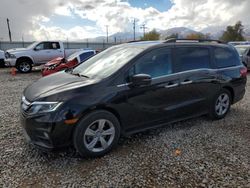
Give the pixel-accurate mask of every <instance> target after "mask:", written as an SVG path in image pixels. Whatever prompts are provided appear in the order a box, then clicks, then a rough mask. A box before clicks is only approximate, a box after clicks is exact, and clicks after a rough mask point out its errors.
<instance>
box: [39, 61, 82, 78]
mask: <svg viewBox="0 0 250 188" xmlns="http://www.w3.org/2000/svg"><path fill="white" fill-rule="evenodd" d="M77 64H78V61H77V58H74V59H72V60H70V61H67V60H65V59H64V58H61V57H58V58H56V59H53V60H51V61H49V62H48V63H46V64H45V65H44V68H43V70H42V76H48V75H50V74H53V73H56V72H59V71H62V70H65V69H68V68H71V67H74V66H75V65H77Z"/></svg>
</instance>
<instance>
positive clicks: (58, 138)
mask: <svg viewBox="0 0 250 188" xmlns="http://www.w3.org/2000/svg"><path fill="white" fill-rule="evenodd" d="M52 118H53V115H51V114H49V113H47V114H44V115H40V116H36V117H30V116H27V115H26V114H25V113H23V112H22V113H21V124H22V127H23V129H24V136H25V138H26V140H27V141H28V142H29V143H31V144H32V145H34V146H36V147H38V148H39V149H42V150H44V151H51V150H54V149H57V148H62V147H67V146H70V145H71V144H72V139H71V136H72V131H73V126H72V125H66V124H64V122H63V121H58V122H53V121H51V120H52Z"/></svg>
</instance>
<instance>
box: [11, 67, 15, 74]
mask: <svg viewBox="0 0 250 188" xmlns="http://www.w3.org/2000/svg"><path fill="white" fill-rule="evenodd" d="M11 75H12V76H16V68H14V67H12V68H11Z"/></svg>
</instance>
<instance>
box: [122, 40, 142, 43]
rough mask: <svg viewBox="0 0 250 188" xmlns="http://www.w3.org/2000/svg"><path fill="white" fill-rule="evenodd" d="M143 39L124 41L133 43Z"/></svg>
mask: <svg viewBox="0 0 250 188" xmlns="http://www.w3.org/2000/svg"><path fill="white" fill-rule="evenodd" d="M142 41H143V40H130V41H128V42H126V43H134V42H142Z"/></svg>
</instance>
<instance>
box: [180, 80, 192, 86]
mask: <svg viewBox="0 0 250 188" xmlns="http://www.w3.org/2000/svg"><path fill="white" fill-rule="evenodd" d="M192 83H193V81H192V80H185V81H183V82H181V85H187V84H192Z"/></svg>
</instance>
